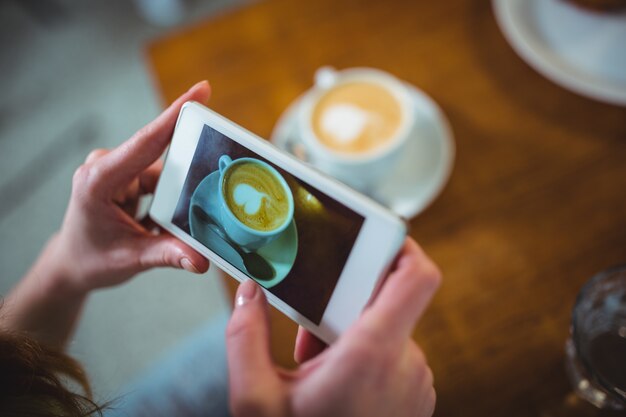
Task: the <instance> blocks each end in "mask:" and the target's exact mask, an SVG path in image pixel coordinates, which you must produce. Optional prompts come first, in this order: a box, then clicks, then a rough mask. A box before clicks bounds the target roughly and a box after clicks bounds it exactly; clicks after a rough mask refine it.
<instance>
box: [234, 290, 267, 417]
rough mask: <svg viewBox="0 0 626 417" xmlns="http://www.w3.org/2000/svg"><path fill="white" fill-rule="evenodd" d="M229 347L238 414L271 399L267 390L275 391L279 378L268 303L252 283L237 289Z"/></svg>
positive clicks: (235, 408) (261, 292) (235, 409)
mask: <svg viewBox="0 0 626 417" xmlns="http://www.w3.org/2000/svg"><path fill="white" fill-rule="evenodd" d="M226 346H227V349H226V350H227V355H228V375H229V383H230V400H231V405H232V407H233V408H234V410H233V412H234V414H237V413H236V411H237V408H238V407H246V405H247V406H249V407H252V406H253V404H254V403H255V402H260V401H263V399H264V398H267V395H266V390H268V389H274V388H275V387H273V385H275V383H276V380H277V379H278V374H277V372H276V370H275V368H274V364H273V363H272V359H271V355H270V343H269V318H268V311H267V301H266V300H265V295H264V294H263V291H261V289H260V288H259V286H258V284H256V283H255V282H254V281H252V280H247V281H245V282H243V283H241V284H240V285H239V289H238V290H237V295H236V298H235V308H234V310H233V314H232V317H231V318H230V321H229V323H228V327H227V330H226ZM274 394H275V393H274ZM248 411H251V410H248ZM250 415H253V414H250Z"/></svg>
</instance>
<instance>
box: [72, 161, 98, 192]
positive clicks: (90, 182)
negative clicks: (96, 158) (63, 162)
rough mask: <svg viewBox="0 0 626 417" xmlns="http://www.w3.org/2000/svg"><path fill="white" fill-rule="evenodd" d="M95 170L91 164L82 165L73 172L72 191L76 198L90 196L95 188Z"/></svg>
mask: <svg viewBox="0 0 626 417" xmlns="http://www.w3.org/2000/svg"><path fill="white" fill-rule="evenodd" d="M97 175H98V173H97V170H96V169H95V168H94V167H93V165H91V164H83V165H81V166H79V167H78V168H77V169H76V171H75V172H74V176H73V178H72V190H73V192H74V193H76V196H77V197H83V196H90V195H91V194H92V193H93V192H94V191H95V189H94V188H95V187H96V183H97V181H96V179H95V177H97Z"/></svg>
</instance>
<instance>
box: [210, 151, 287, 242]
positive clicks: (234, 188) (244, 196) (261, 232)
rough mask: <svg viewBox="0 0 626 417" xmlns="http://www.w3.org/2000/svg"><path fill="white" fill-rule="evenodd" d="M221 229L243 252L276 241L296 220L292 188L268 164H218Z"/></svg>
mask: <svg viewBox="0 0 626 417" xmlns="http://www.w3.org/2000/svg"><path fill="white" fill-rule="evenodd" d="M218 166H219V171H220V177H219V193H218V194H219V197H218V199H219V206H220V218H221V222H222V227H223V229H224V231H225V232H226V234H227V235H228V237H230V239H231V240H232V241H233V242H235V243H237V244H238V245H239V246H241V247H242V248H244V249H247V250H250V251H255V250H257V249H260V248H261V247H263V246H265V245H267V244H268V243H271V242H272V241H274V240H275V239H276V238H278V236H280V234H281V233H282V232H283V231H284V230H285V229H286V228H287V227H288V226H289V224H290V223H291V221H292V219H293V212H294V202H293V195H292V193H291V190H290V189H289V185H288V184H287V182H286V181H285V179H284V178H283V176H282V175H280V174H279V173H278V171H276V169H274V168H273V167H272V166H270V165H269V164H267V163H265V162H263V161H261V160H259V159H255V158H239V159H235V160H232V159H231V158H230V157H229V156H228V155H222V156H221V157H220V159H219V162H218Z"/></svg>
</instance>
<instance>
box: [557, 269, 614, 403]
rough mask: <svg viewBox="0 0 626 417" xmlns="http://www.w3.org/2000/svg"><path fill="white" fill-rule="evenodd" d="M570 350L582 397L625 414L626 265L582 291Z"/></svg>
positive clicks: (572, 372) (571, 373)
mask: <svg viewBox="0 0 626 417" xmlns="http://www.w3.org/2000/svg"><path fill="white" fill-rule="evenodd" d="M565 350H566V361H567V362H566V369H567V372H568V375H569V377H570V380H571V382H572V385H573V387H574V390H575V391H576V393H577V394H578V395H579V396H580V397H582V398H584V399H585V400H587V401H589V402H590V403H591V404H593V405H595V406H596V407H598V408H604V409H612V410H626V265H622V266H618V267H614V268H610V269H607V270H606V271H603V272H600V273H599V274H597V275H595V276H594V277H593V278H591V279H590V280H589V281H588V282H587V283H586V284H585V285H584V286H583V288H582V289H581V290H580V292H579V293H578V298H577V299H576V303H575V305H574V309H573V311H572V322H571V328H570V338H569V339H568V340H567V342H566V345H565Z"/></svg>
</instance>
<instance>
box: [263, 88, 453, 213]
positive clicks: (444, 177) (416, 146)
mask: <svg viewBox="0 0 626 417" xmlns="http://www.w3.org/2000/svg"><path fill="white" fill-rule="evenodd" d="M407 88H408V89H409V91H410V92H411V95H412V96H413V99H414V100H415V109H416V123H415V130H414V132H413V134H412V136H413V137H412V138H411V139H410V140H409V142H408V144H407V148H406V150H405V151H404V152H403V156H402V159H401V160H400V161H399V162H398V163H397V164H396V166H394V167H390V169H391V170H392V172H390V173H389V175H388V177H387V178H385V179H384V180H383V181H382V182H381V184H380V185H379V186H377V187H376V189H375V190H373V191H372V192H371V193H370V197H372V198H373V199H374V200H377V201H378V202H379V203H381V204H383V205H384V206H387V207H388V208H390V209H391V210H392V211H393V212H395V213H396V214H398V215H399V216H402V217H404V218H407V219H409V218H411V217H415V216H416V215H418V214H419V213H421V212H422V211H423V210H424V209H426V207H428V205H429V204H430V203H432V202H433V201H434V200H435V198H436V197H437V196H438V195H439V193H441V191H442V190H443V187H444V186H445V184H446V182H447V181H448V178H449V177H450V174H451V172H452V165H453V161H454V152H455V146H454V140H453V138H452V130H451V128H450V125H449V123H448V121H447V119H446V118H445V116H444V114H443V112H442V111H441V110H440V109H439V106H437V104H436V103H435V102H434V101H433V100H432V99H431V98H430V97H429V96H427V95H426V94H425V93H423V92H422V91H420V90H418V89H417V88H415V87H414V86H412V85H410V84H407ZM301 99H302V96H301V97H299V98H297V99H296V100H295V101H294V102H293V103H291V105H290V106H289V107H288V108H287V110H285V112H284V113H283V114H282V115H281V117H280V119H279V120H278V122H277V123H276V126H275V127H274V131H273V132H272V136H271V141H272V143H274V145H276V146H277V147H279V148H281V149H283V150H285V151H287V152H289V153H291V154H293V155H295V156H296V157H297V158H299V159H301V160H303V161H305V162H307V155H306V149H305V148H304V145H303V144H302V142H301V140H300V138H299V137H298V126H297V116H296V115H297V113H298V106H299V104H300V101H301Z"/></svg>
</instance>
